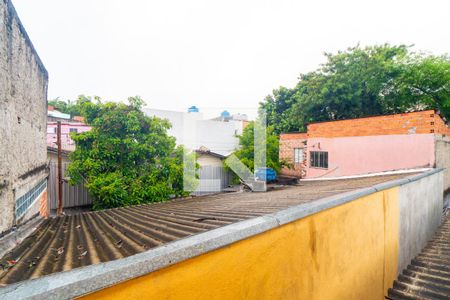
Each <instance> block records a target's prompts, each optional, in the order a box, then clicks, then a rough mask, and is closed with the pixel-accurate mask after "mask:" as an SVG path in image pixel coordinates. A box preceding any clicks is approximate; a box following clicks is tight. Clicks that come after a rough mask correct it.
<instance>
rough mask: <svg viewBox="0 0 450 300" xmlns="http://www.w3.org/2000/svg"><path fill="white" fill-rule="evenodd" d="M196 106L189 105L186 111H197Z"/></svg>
mask: <svg viewBox="0 0 450 300" xmlns="http://www.w3.org/2000/svg"><path fill="white" fill-rule="evenodd" d="M198 111H199V110H198V108H197V106H195V105H193V106H191V107H189V108H188V112H190V113H192V112H198Z"/></svg>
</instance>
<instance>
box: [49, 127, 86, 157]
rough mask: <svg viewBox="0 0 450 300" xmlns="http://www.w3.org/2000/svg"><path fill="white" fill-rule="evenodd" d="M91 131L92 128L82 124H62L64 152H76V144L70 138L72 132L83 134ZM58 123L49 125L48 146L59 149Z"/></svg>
mask: <svg viewBox="0 0 450 300" xmlns="http://www.w3.org/2000/svg"><path fill="white" fill-rule="evenodd" d="M89 130H91V127H90V126H88V125H86V124H84V123H80V122H74V121H68V122H64V123H62V122H61V146H62V148H63V149H64V150H68V151H73V150H75V142H74V141H73V140H72V139H71V138H70V133H71V132H76V133H82V132H86V131H89ZM56 133H57V122H48V123H47V146H48V147H53V148H57V147H58V145H57V144H56V141H57V134H56Z"/></svg>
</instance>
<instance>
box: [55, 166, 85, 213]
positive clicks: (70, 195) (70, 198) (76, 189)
mask: <svg viewBox="0 0 450 300" xmlns="http://www.w3.org/2000/svg"><path fill="white" fill-rule="evenodd" d="M68 165H69V163H68V162H63V165H62V173H63V178H64V177H65V175H64V174H65V173H66V170H67V167H68ZM57 180H58V164H57V163H56V162H53V161H52V162H50V175H49V177H48V188H47V191H48V199H49V205H50V209H57V208H58V181H57ZM62 190H63V193H62V194H63V195H62V200H63V207H64V208H68V207H80V206H86V205H92V203H93V202H92V198H91V197H90V196H89V194H88V192H87V189H86V187H84V185H83V184H77V185H74V186H72V185H70V184H69V183H68V182H66V181H64V182H63V187H62Z"/></svg>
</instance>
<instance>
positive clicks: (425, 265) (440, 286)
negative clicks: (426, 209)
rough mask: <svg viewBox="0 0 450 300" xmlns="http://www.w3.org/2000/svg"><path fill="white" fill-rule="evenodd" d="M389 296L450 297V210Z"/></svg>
mask: <svg viewBox="0 0 450 300" xmlns="http://www.w3.org/2000/svg"><path fill="white" fill-rule="evenodd" d="M386 299H392V300H397V299H450V212H447V213H446V214H444V222H443V223H442V225H441V226H440V227H439V229H438V230H437V232H436V234H435V235H434V237H433V239H432V240H431V241H429V243H428V244H427V246H426V247H425V248H424V249H423V251H422V252H421V253H420V254H419V255H417V256H416V257H415V258H414V259H413V260H412V261H411V264H410V265H409V266H408V267H407V268H406V269H405V270H403V272H402V274H400V275H399V276H398V278H397V280H396V281H395V282H394V286H393V288H392V289H389V291H388V296H387V297H386Z"/></svg>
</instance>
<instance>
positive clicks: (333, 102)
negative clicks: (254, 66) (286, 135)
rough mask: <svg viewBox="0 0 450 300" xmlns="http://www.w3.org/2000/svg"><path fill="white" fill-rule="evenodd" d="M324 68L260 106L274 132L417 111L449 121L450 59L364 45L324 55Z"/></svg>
mask: <svg viewBox="0 0 450 300" xmlns="http://www.w3.org/2000/svg"><path fill="white" fill-rule="evenodd" d="M325 56H326V58H327V61H326V63H325V64H323V65H321V66H320V68H319V69H317V70H315V71H313V72H310V73H307V74H301V75H300V78H299V82H298V83H297V85H296V86H295V87H294V88H292V89H287V88H285V87H281V88H279V89H278V90H275V91H274V92H273V95H270V96H268V97H266V99H265V101H263V102H262V103H260V107H261V108H262V109H265V110H266V112H267V116H268V121H269V124H271V125H273V126H274V127H275V132H276V133H280V132H283V131H297V130H305V129H306V128H305V126H306V124H307V123H309V122H315V121H328V120H340V119H347V118H355V117H364V116H370V115H378V114H389V113H398V112H405V111H411V110H418V109H437V110H440V111H441V112H442V113H443V114H444V116H446V117H447V118H449V117H450V111H449V107H450V104H449V101H450V88H449V85H450V77H449V76H450V75H449V72H450V59H449V58H448V57H447V56H439V57H437V56H432V55H426V54H423V53H413V52H411V51H410V47H408V46H405V45H400V46H391V45H388V44H386V45H381V46H372V47H366V48H361V47H359V46H357V47H353V48H349V49H347V50H346V51H340V52H338V53H337V54H329V53H327V54H325Z"/></svg>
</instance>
